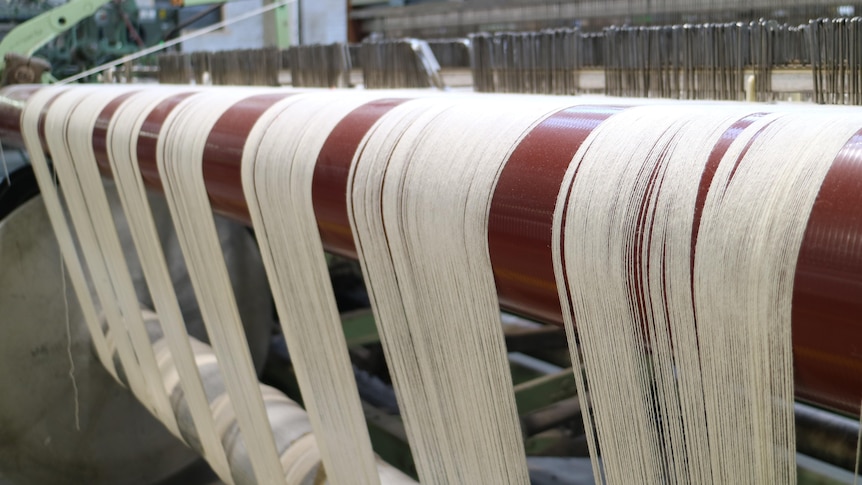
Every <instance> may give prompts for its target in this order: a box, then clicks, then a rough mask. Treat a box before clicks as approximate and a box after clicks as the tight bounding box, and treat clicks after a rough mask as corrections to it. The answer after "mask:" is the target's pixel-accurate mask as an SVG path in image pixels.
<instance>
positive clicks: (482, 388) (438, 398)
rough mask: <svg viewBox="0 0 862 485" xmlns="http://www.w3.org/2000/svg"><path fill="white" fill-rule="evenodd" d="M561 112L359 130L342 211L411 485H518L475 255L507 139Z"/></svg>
mask: <svg viewBox="0 0 862 485" xmlns="http://www.w3.org/2000/svg"><path fill="white" fill-rule="evenodd" d="M570 105H571V101H566V100H559V99H557V100H548V99H530V100H525V99H523V98H517V99H507V100H506V102H505V103H503V102H501V100H500V99H498V98H492V97H482V98H478V99H467V98H460V99H459V98H448V99H443V98H438V99H432V100H416V101H408V102H406V103H404V104H402V105H400V106H398V107H396V108H393V109H392V110H391V111H390V112H389V113H387V114H385V115H384V116H383V117H382V118H381V119H380V120H379V121H378V122H377V123H376V124H375V126H374V127H373V128H372V129H371V130H370V131H369V133H368V134H367V135H366V137H365V139H364V140H363V142H362V143H361V145H360V148H359V150H358V155H357V159H356V160H355V161H354V164H353V166H352V168H351V173H350V176H349V186H348V213H349V214H350V216H351V226H352V228H353V231H354V232H353V234H354V240H355V242H356V247H357V251H358V253H359V256H360V261H361V263H362V266H363V271H364V274H365V278H366V285H367V287H368V289H369V294H370V296H371V300H372V305H373V307H374V310H375V318H376V319H377V325H378V330H379V333H380V336H381V342H382V343H383V346H384V349H385V352H386V357H387V362H388V364H389V368H390V373H391V375H392V378H393V382H394V383H395V388H396V391H397V393H398V399H399V404H400V406H401V410H402V416H403V417H404V419H405V423H406V427H407V432H408V436H409V438H410V443H411V447H412V449H413V454H414V461H415V462H416V465H417V469H418V472H419V477H420V479H421V480H422V481H423V482H425V483H494V484H502V483H527V482H528V476H527V470H526V463H525V456H524V448H523V443H522V441H521V434H520V432H519V430H520V426H519V423H518V417H517V410H516V408H515V402H514V396H513V391H512V381H511V375H510V373H509V366H508V361H507V357H506V349H505V345H504V342H503V334H502V327H501V324H500V318H499V302H498V301H497V295H496V291H495V286H494V280H493V274H492V270H491V264H490V257H489V255H488V246H487V224H488V211H489V207H490V203H491V197H492V195H493V189H494V186H495V184H496V181H497V177H498V175H499V172H500V170H501V169H502V166H503V164H504V163H505V161H506V160H507V159H508V156H509V154H510V152H511V151H512V150H513V149H514V147H515V146H517V144H518V142H519V141H520V140H521V138H522V137H523V136H524V135H525V134H526V133H527V132H528V131H529V129H530V128H531V127H532V126H534V125H535V124H536V123H538V122H540V121H541V120H542V119H544V117H546V116H547V115H549V114H550V113H552V112H553V111H556V110H558V109H561V108H562V107H564V106H566V107H567V106H570Z"/></svg>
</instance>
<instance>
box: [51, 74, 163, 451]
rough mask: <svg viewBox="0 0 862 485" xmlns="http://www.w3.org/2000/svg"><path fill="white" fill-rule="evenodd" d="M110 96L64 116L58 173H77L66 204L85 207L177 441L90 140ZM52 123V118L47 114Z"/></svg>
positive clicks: (157, 402)
mask: <svg viewBox="0 0 862 485" xmlns="http://www.w3.org/2000/svg"><path fill="white" fill-rule="evenodd" d="M125 91H127V89H122V90H121V91H120V93H118V94H122V93H123V92H125ZM107 94H109V93H106V92H104V90H96V91H94V92H91V93H90V94H88V95H87V96H86V97H85V98H83V99H81V100H80V102H78V103H77V105H76V107H75V108H74V110H73V111H72V112H71V113H70V114H69V115H65V116H66V117H67V119H68V128H67V132H66V146H67V148H68V150H69V154H70V159H69V162H71V163H69V164H68V165H67V164H65V163H63V162H65V160H61V161H58V164H57V169H58V172H59V173H60V174H61V180H63V173H64V172H65V169H66V168H67V167H68V168H71V169H73V170H74V173H68V174H67V175H66V176H65V180H64V186H65V187H66V188H67V200H69V199H70V198H71V197H72V196H80V197H81V201H82V202H83V203H84V204H85V206H86V209H85V213H86V215H87V216H88V217H87V218H86V219H87V220H89V221H90V226H91V227H92V229H93V232H94V234H95V237H96V242H97V246H95V247H94V248H93V249H97V250H98V251H99V252H100V254H101V256H102V258H103V259H104V262H105V263H104V266H105V268H106V269H107V275H108V277H109V281H108V284H109V286H110V287H109V288H106V289H105V292H106V293H107V292H108V291H110V290H112V291H113V292H114V294H115V295H116V298H117V303H118V304H119V308H120V310H121V312H122V320H121V321H122V322H123V325H124V326H125V328H126V331H127V332H128V334H129V336H130V337H131V339H132V343H133V346H134V349H135V353H136V355H137V358H138V364H139V367H140V369H141V372H142V373H143V375H144V380H145V383H146V385H147V386H148V389H149V399H150V400H151V404H150V406H152V408H153V409H154V410H155V413H156V416H157V417H159V419H160V420H161V421H162V422H163V423H165V425H166V426H167V428H168V429H169V430H170V431H171V432H172V433H174V435H176V436H179V435H180V432H179V428H178V425H177V422H176V417H175V415H174V412H173V410H172V408H171V405H170V398H169V396H168V395H167V390H166V389H165V388H164V384H163V382H162V380H161V374H160V372H159V369H158V366H157V364H156V360H155V355H154V353H153V350H152V344H151V342H150V337H149V334H148V332H147V329H146V328H145V327H144V323H143V319H142V316H141V307H140V304H139V303H138V296H137V292H136V291H135V287H134V284H133V282H132V278H131V276H130V274H129V268H128V266H127V264H126V259H125V258H126V255H125V254H124V252H123V249H122V246H121V244H120V239H119V235H118V233H117V229H116V227H115V226H114V220H113V215H112V211H111V208H110V206H109V203H108V199H107V196H106V194H105V190H104V187H103V186H102V181H101V177H100V174H99V171H98V168H97V165H96V159H95V154H94V152H93V146H92V141H91V140H92V133H93V127H94V126H95V122H96V118H97V117H98V115H99V114H100V112H101V111H102V110H103V109H104V108H105V106H106V105H107V104H108V103H109V102H110V101H111V100H112V99H113V97H112V96H110V95H107ZM66 97H68V95H66V96H62V97H60V98H59V99H58V100H57V101H55V105H59V104H60V103H61V102H63V101H65V98H66ZM58 108H59V106H58ZM52 111H53V109H52ZM59 116H60V117H63V116H64V113H62V112H61V113H60V114H59ZM50 119H51V114H49V120H50ZM46 129H47V127H46ZM49 143H50V142H49ZM51 149H52V153H54V152H57V153H59V152H60V150H59V147H57V146H56V145H54V146H52V148H51ZM73 177H74V178H73ZM75 181H77V183H78V185H79V186H80V191H76V190H73V189H74V188H76V187H75V186H74V182H75ZM71 214H72V217H73V219H74V217H75V212H71ZM82 223H85V222H84V221H81V222H79V223H77V224H76V225H78V227H79V233H80V231H81V229H80V226H81V224H82Z"/></svg>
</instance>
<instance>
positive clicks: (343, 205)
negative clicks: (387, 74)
mask: <svg viewBox="0 0 862 485" xmlns="http://www.w3.org/2000/svg"><path fill="white" fill-rule="evenodd" d="M405 101H407V99H380V100H376V101H372V102H370V103H367V104H364V105H362V106H360V107H358V108H356V109H355V110H353V111H351V112H350V113H349V114H348V115H347V116H345V117H344V119H342V120H341V121H340V122H338V124H337V125H335V128H333V130H332V132H331V133H330V134H329V136H328V137H327V138H326V141H325V142H324V144H323V147H322V148H321V149H320V155H318V157H317V165H316V166H315V167H314V176H313V179H312V184H311V197H312V201H313V203H314V215H315V216H316V217H317V227H318V229H319V230H320V237H321V239H322V240H323V246H324V247H325V248H326V249H327V250H328V251H331V252H333V253H336V254H340V255H342V256H346V257H350V258H353V259H356V257H357V255H356V246H355V245H354V244H353V235H352V233H351V231H350V219H349V217H348V214H347V178H348V175H349V173H350V164H351V162H352V161H353V156H354V155H355V154H356V150H357V148H359V143H360V142H361V141H362V139H363V138H364V137H365V134H366V133H367V132H368V130H370V129H371V127H372V126H374V123H376V122H377V120H379V119H380V118H381V117H382V116H383V115H385V114H386V113H388V112H389V111H390V110H391V109H392V108H394V107H396V106H398V105H399V104H401V103H403V102H405Z"/></svg>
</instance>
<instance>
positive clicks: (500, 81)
mask: <svg viewBox="0 0 862 485" xmlns="http://www.w3.org/2000/svg"><path fill="white" fill-rule="evenodd" d="M860 23H862V18H860V17H854V18H837V19H815V20H811V21H810V22H809V23H808V24H806V25H800V26H792V25H787V24H779V23H778V22H775V21H767V20H760V21H756V22H750V23H741V22H734V23H708V24H683V25H670V26H650V27H639V26H631V27H617V26H614V27H607V28H605V29H604V30H603V31H602V32H598V33H588V32H581V31H580V30H579V29H553V30H545V31H540V32H505V33H495V34H488V33H480V34H474V35H472V36H471V42H472V54H473V55H472V59H471V68H472V70H473V81H474V86H475V89H476V90H477V91H482V92H520V93H539V94H579V93H582V92H585V91H586V90H585V89H582V87H581V85H580V82H579V73H580V71H581V70H583V69H600V70H603V72H604V79H605V88H604V90H603V92H604V93H605V94H608V95H613V96H630V97H660V98H675V99H714V100H743V99H746V91H745V83H746V79H745V78H746V72H749V73H751V72H753V74H754V75H755V79H756V82H755V84H754V97H755V99H756V100H757V101H773V100H775V99H776V93H775V92H774V91H773V88H772V73H773V70H774V69H775V68H788V69H810V70H811V73H812V75H813V78H814V89H813V93H812V97H813V100H814V101H815V102H817V103H825V104H854V105H859V104H862V43H860V42H862V37H860V29H862V26H860Z"/></svg>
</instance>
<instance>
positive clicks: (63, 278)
mask: <svg viewBox="0 0 862 485" xmlns="http://www.w3.org/2000/svg"><path fill="white" fill-rule="evenodd" d="M2 153H3V149H2V146H0V154H2ZM0 156H2V155H0ZM2 159H3V166H4V167H5V166H6V157H2ZM6 178H9V172H6ZM54 186H55V187H57V188H58V189H59V186H60V184H59V182H58V181H57V171H56V170H54ZM58 247H59V243H58ZM59 259H60V280H61V281H62V282H63V308H64V311H65V314H66V355H68V356H69V380H70V381H72V396H73V398H74V400H75V431H81V402H80V400H79V399H78V381H77V380H76V379H75V358H74V357H73V356H72V318H71V317H70V315H69V293H68V291H66V265H65V263H63V255H62V254H61V255H60V258H59Z"/></svg>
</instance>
